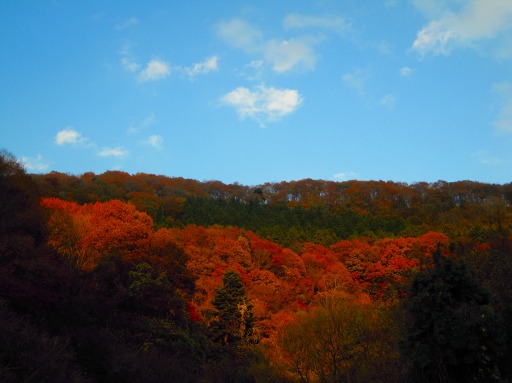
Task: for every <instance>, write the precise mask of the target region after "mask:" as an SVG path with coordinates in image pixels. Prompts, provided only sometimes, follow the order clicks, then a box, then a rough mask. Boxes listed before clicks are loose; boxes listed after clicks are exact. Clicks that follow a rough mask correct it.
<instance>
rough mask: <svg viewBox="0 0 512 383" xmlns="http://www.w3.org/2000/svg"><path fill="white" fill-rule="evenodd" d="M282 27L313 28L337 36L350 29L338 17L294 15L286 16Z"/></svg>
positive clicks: (348, 25)
mask: <svg viewBox="0 0 512 383" xmlns="http://www.w3.org/2000/svg"><path fill="white" fill-rule="evenodd" d="M283 25H284V27H285V28H286V29H304V28H314V29H323V30H327V31H332V32H335V33H339V34H343V33H345V32H346V31H347V30H349V29H350V24H348V23H347V22H346V21H345V20H344V19H343V18H342V17H339V16H306V15H299V14H296V13H293V14H290V15H287V16H286V17H285V19H284V22H283Z"/></svg>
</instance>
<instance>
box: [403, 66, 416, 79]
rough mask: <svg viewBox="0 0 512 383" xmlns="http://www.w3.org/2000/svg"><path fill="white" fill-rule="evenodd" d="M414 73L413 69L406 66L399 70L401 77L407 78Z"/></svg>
mask: <svg viewBox="0 0 512 383" xmlns="http://www.w3.org/2000/svg"><path fill="white" fill-rule="evenodd" d="M413 72H414V69H411V68H409V67H408V66H404V67H402V68H400V75H401V76H402V77H409V76H410V75H412V74H413Z"/></svg>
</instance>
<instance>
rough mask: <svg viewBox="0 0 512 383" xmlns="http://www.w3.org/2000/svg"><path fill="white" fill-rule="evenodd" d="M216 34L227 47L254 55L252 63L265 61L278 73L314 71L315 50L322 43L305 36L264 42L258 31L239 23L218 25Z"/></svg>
mask: <svg viewBox="0 0 512 383" xmlns="http://www.w3.org/2000/svg"><path fill="white" fill-rule="evenodd" d="M311 22H312V21H311ZM217 33H218V35H219V36H220V37H221V39H222V40H224V42H225V43H226V44H228V45H230V46H232V47H233V48H237V49H241V50H243V51H244V52H245V53H247V54H249V55H256V56H257V57H258V59H257V60H253V61H261V59H264V60H265V61H266V62H268V63H270V65H272V68H273V70H274V71H276V72H278V73H283V72H287V71H289V70H292V69H295V68H299V69H305V70H311V69H313V68H314V66H315V63H316V60H317V57H316V54H315V51H314V46H315V45H316V44H317V43H318V42H320V41H321V39H320V38H319V37H307V36H302V37H297V38H292V39H288V40H284V39H264V37H263V33H262V32H261V31H260V30H259V29H258V28H256V27H254V26H252V25H251V24H249V23H248V22H246V21H244V20H241V19H234V20H231V21H227V22H221V23H219V24H218V25H217Z"/></svg>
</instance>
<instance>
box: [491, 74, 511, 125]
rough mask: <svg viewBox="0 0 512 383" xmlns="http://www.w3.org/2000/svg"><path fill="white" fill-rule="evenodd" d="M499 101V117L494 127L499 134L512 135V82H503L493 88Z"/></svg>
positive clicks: (494, 122)
mask: <svg viewBox="0 0 512 383" xmlns="http://www.w3.org/2000/svg"><path fill="white" fill-rule="evenodd" d="M492 92H493V94H494V95H495V96H496V99H497V109H498V116H497V118H496V120H494V121H493V125H494V127H495V128H496V131H497V132H498V133H505V134H510V133H512V82H511V81H503V82H500V83H496V84H494V85H493V87H492Z"/></svg>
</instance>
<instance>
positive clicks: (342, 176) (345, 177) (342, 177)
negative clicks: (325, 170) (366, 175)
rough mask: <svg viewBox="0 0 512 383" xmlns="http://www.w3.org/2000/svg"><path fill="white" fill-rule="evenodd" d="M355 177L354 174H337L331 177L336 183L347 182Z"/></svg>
mask: <svg viewBox="0 0 512 383" xmlns="http://www.w3.org/2000/svg"><path fill="white" fill-rule="evenodd" d="M356 176H357V174H356V173H354V172H339V173H336V174H335V175H333V176H332V178H334V179H335V180H338V181H347V180H349V179H355V178H356Z"/></svg>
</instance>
